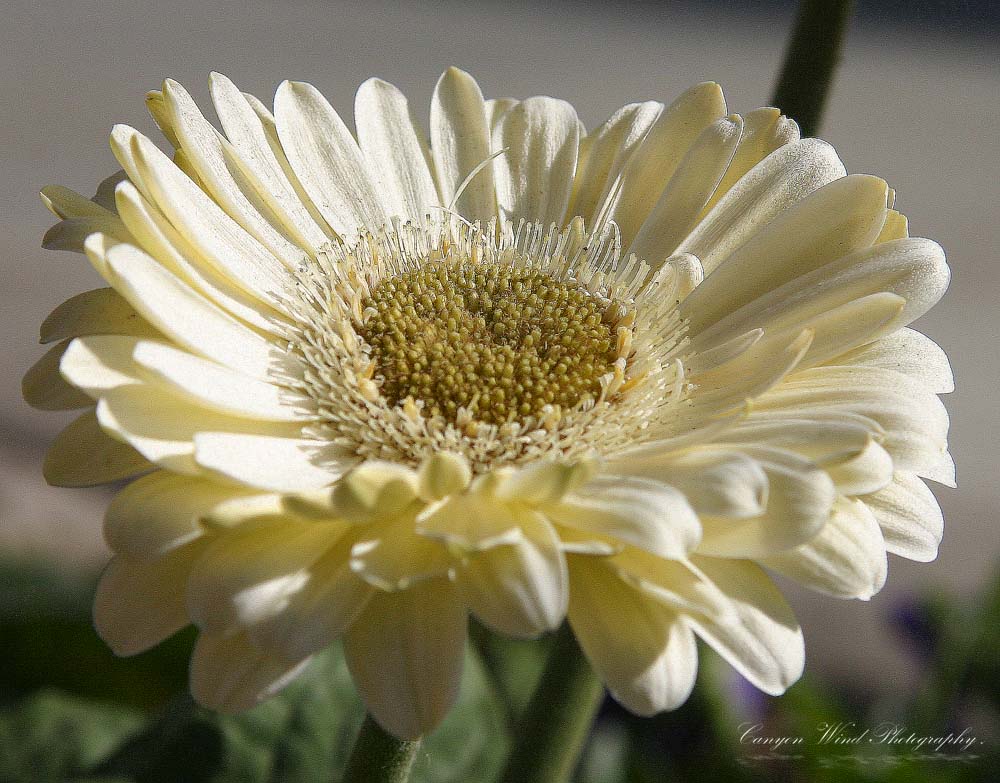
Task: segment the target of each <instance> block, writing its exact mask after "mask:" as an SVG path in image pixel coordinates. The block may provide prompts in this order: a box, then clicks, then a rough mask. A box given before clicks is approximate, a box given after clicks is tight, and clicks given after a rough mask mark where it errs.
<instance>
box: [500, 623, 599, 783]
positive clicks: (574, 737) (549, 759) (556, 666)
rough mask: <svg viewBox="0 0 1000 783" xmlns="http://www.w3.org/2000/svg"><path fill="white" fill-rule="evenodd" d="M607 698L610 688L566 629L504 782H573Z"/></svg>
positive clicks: (566, 627)
mask: <svg viewBox="0 0 1000 783" xmlns="http://www.w3.org/2000/svg"><path fill="white" fill-rule="evenodd" d="M603 697H604V686H603V685H602V684H601V681H600V680H599V679H597V677H596V676H595V675H594V672H593V671H592V670H591V668H590V665H589V664H588V663H587V660H586V659H585V658H584V657H583V653H582V652H581V651H580V648H579V646H577V643H576V639H575V638H574V637H573V632H572V631H571V630H570V628H569V625H568V624H567V625H563V627H562V628H561V629H560V630H559V632H558V635H557V636H556V639H555V644H554V645H553V647H552V652H551V654H550V656H549V660H548V663H547V664H546V666H545V671H544V672H543V673H542V678H541V681H540V682H539V685H538V689H537V690H536V691H535V695H534V696H532V697H531V702H530V703H529V704H528V707H527V709H526V710H525V713H524V716H523V717H522V719H521V722H520V726H519V731H518V732H517V735H516V737H515V745H514V749H513V751H512V752H511V756H510V759H509V760H508V762H507V769H506V771H505V772H504V776H503V778H501V780H502V781H503V783H565V781H568V780H569V778H570V775H572V774H573V770H574V769H575V767H576V764H577V761H578V760H579V757H580V753H581V751H582V750H583V747H584V744H585V743H586V741H587V736H588V734H589V733H590V727H591V724H592V723H593V722H594V716H595V715H596V714H597V708H598V707H600V705H601V701H602V699H603Z"/></svg>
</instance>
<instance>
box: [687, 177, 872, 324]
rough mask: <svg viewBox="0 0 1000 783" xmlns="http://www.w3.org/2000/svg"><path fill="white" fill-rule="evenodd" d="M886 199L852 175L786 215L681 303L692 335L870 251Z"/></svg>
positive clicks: (864, 179) (867, 180) (863, 179)
mask: <svg viewBox="0 0 1000 783" xmlns="http://www.w3.org/2000/svg"><path fill="white" fill-rule="evenodd" d="M887 193H888V186H887V185H886V184H885V182H883V181H882V180H880V179H878V178H877V177H869V176H864V175H857V174H855V175H851V176H848V177H844V178H843V179H839V180H836V181H835V182H831V183H830V184H828V185H826V186H824V187H822V188H820V189H819V190H818V191H816V192H815V193H813V194H811V195H809V196H807V197H806V198H804V199H803V200H802V201H800V202H797V203H796V204H794V205H793V206H791V207H789V208H788V209H786V210H785V211H784V212H782V213H781V214H780V215H778V216H777V217H775V218H774V220H772V221H771V222H770V223H768V224H767V226H765V227H764V228H763V229H761V230H760V232H758V233H757V234H755V235H754V236H753V237H752V238H751V239H750V240H748V241H747V242H746V243H745V244H744V245H742V246H740V248H739V249H737V250H736V251H734V252H733V253H732V254H730V255H729V256H728V257H727V258H726V260H725V262H724V263H722V264H720V265H719V266H718V267H717V268H716V269H715V270H714V271H712V272H711V273H709V274H708V276H707V277H706V278H705V282H703V283H702V284H701V285H700V286H698V288H696V289H695V290H694V291H693V292H692V293H691V295H690V296H689V297H688V298H687V299H685V300H684V302H683V303H682V304H681V310H682V312H683V314H684V315H685V316H686V317H688V318H689V319H690V321H691V326H690V329H691V334H693V335H696V334H698V333H699V332H701V331H702V330H704V329H705V328H707V327H709V326H711V325H712V324H713V323H715V322H716V321H718V320H720V319H722V318H723V317H725V316H727V315H729V314H730V313H732V312H734V311H736V310H738V309H739V308H740V307H742V306H743V305H745V304H747V303H748V302H752V301H753V300H754V299H756V298H757V297H759V296H763V295H764V294H766V293H768V292H769V291H773V290H774V289H776V288H778V287H779V286H781V285H783V284H785V283H787V282H788V281H789V280H793V279H794V278H796V277H801V276H802V275H805V274H807V273H809V272H812V271H813V270H815V269H819V268H820V267H822V266H823V265H824V264H827V263H829V262H831V261H834V260H836V259H838V258H841V257H843V256H846V255H848V254H849V253H852V252H853V251H855V250H858V249H861V248H865V247H869V246H870V245H871V244H872V242H873V241H874V240H875V237H876V236H878V232H879V230H880V229H881V228H882V223H883V222H884V221H885V213H886V207H885V204H886V198H887ZM682 249H683V250H685V251H687V252H690V249H689V248H688V247H686V246H685V247H683V248H682ZM706 269H708V267H707V266H706Z"/></svg>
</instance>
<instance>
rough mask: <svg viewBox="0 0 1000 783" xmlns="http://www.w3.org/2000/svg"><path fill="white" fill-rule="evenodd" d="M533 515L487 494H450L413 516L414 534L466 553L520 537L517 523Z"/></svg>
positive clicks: (531, 512)
mask: <svg viewBox="0 0 1000 783" xmlns="http://www.w3.org/2000/svg"><path fill="white" fill-rule="evenodd" d="M535 513H536V512H533V511H530V510H528V509H524V510H523V511H522V510H520V509H518V508H517V506H515V505H514V504H510V505H508V504H505V503H503V502H497V500H495V499H494V498H492V497H490V496H488V495H481V494H479V493H469V494H463V495H453V496H451V497H449V498H448V499H447V500H445V501H443V502H441V503H437V504H434V505H431V506H428V507H427V508H426V509H424V510H423V511H422V512H421V513H420V515H419V516H418V517H417V531H418V532H419V533H420V534H421V535H425V536H428V537H429V538H434V539H436V540H439V541H441V542H442V543H447V544H448V545H449V546H453V547H460V548H461V549H466V550H481V549H489V548H490V547H494V546H498V545H499V544H505V543H511V542H513V541H517V540H518V539H519V538H520V520H521V518H522V517H530V516H531V515H532V514H535Z"/></svg>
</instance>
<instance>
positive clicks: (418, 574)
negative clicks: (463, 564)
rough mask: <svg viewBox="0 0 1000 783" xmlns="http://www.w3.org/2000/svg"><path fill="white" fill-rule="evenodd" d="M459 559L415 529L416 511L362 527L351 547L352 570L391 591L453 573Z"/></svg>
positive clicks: (370, 582)
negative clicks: (414, 517)
mask: <svg viewBox="0 0 1000 783" xmlns="http://www.w3.org/2000/svg"><path fill="white" fill-rule="evenodd" d="M456 563H457V561H456V559H455V557H454V556H453V555H452V553H451V552H450V551H449V549H448V547H447V546H446V545H445V544H444V543H443V542H442V541H438V540H435V539H432V538H429V537H427V536H424V535H421V534H420V533H418V532H417V531H416V530H415V529H414V521H413V516H412V514H401V515H398V516H395V517H390V518H388V519H383V520H381V521H379V522H375V523H372V524H369V525H365V526H364V527H362V528H361V529H359V530H358V532H357V534H356V540H355V543H354V546H353V547H352V549H351V570H353V571H354V573H356V574H357V575H358V576H360V577H361V578H362V579H364V580H365V581H366V582H368V583H369V584H371V585H374V586H375V587H377V588H379V589H380V590H383V591H387V592H395V591H399V590H409V589H411V588H412V587H413V586H414V585H416V584H419V583H421V582H424V581H427V580H428V579H433V578H435V577H441V576H448V575H450V574H452V572H453V571H454V569H455V566H456Z"/></svg>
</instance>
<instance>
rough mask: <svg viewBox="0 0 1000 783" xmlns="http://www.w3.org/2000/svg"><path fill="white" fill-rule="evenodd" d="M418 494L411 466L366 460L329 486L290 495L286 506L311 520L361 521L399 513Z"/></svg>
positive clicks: (415, 474)
mask: <svg viewBox="0 0 1000 783" xmlns="http://www.w3.org/2000/svg"><path fill="white" fill-rule="evenodd" d="M418 494H419V480H418V478H417V473H416V471H414V470H413V469H412V468H409V467H407V466H405V465H401V464H399V463H395V462H385V461H382V460H366V461H365V462H362V463H361V464H360V465H358V466H357V467H355V468H353V469H352V470H351V471H350V472H349V473H347V474H346V475H345V476H344V477H343V478H341V479H340V480H338V481H337V483H336V484H335V485H333V486H332V487H325V488H322V489H317V490H313V491H306V492H300V493H296V494H294V495H289V496H288V497H286V498H285V505H286V507H287V508H289V509H290V510H291V511H293V512H294V513H296V514H300V515H302V516H306V517H311V518H314V519H331V518H332V519H342V520H344V521H346V522H351V523H354V524H363V523H365V522H371V521H372V520H373V519H381V518H383V517H393V516H395V515H397V514H399V513H401V512H402V511H403V510H404V509H406V508H407V507H408V506H410V505H411V504H412V503H413V501H414V500H416V499H417V497H418Z"/></svg>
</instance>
